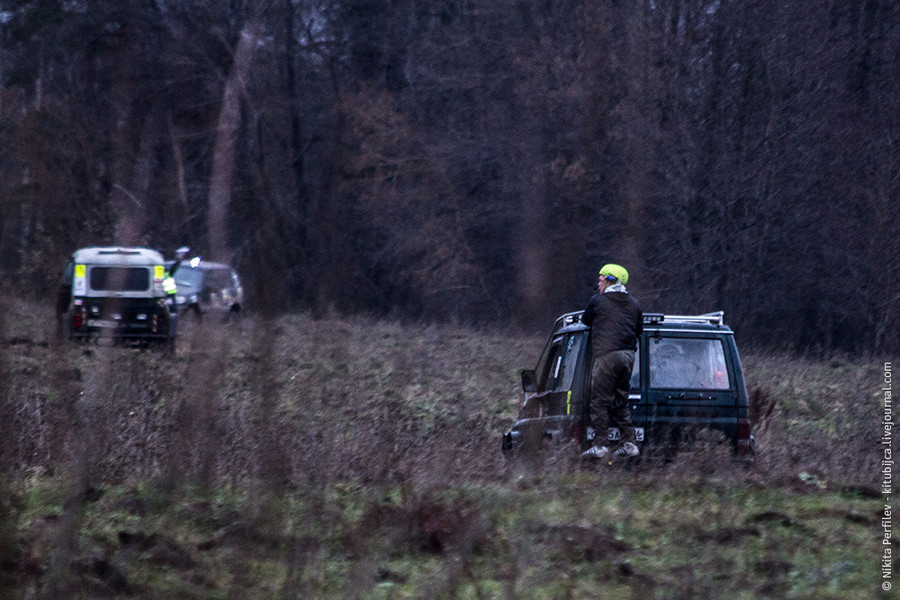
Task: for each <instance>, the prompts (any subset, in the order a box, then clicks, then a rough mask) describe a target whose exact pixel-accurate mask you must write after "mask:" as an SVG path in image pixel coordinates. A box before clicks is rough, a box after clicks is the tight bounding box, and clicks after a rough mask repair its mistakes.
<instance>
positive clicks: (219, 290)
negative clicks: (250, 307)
mask: <svg viewBox="0 0 900 600" xmlns="http://www.w3.org/2000/svg"><path fill="white" fill-rule="evenodd" d="M171 265H172V263H170V266H171ZM172 277H173V278H174V279H175V286H176V287H177V292H176V294H175V306H176V309H177V311H178V313H179V314H181V315H189V316H194V317H196V318H202V317H203V316H205V315H209V314H218V315H220V316H223V317H224V318H226V319H230V318H234V317H236V316H238V315H240V314H241V312H242V311H243V310H244V288H243V287H241V280H240V278H239V277H238V274H237V272H236V271H235V270H234V269H232V268H231V267H230V266H228V265H225V264H222V263H216V262H208V261H204V260H201V259H199V258H192V259H191V260H190V261H186V262H181V263H180V264H179V265H178V267H177V268H176V269H175V272H174V273H173V274H172Z"/></svg>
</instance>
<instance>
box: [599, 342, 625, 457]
mask: <svg viewBox="0 0 900 600" xmlns="http://www.w3.org/2000/svg"><path fill="white" fill-rule="evenodd" d="M633 368H634V351H633V350H617V351H615V352H608V353H606V354H602V355H600V356H595V357H594V365H593V367H592V369H591V404H590V414H591V426H593V428H594V431H595V432H596V436H597V437H595V438H594V445H595V446H609V445H611V444H610V440H609V439H608V437H607V436H608V430H609V428H610V427H618V428H619V435H620V438H619V441H618V442H616V443H615V444H613V445H615V446H618V445H621V444H624V443H625V442H631V443H634V441H635V439H634V426H633V425H632V424H631V408H630V407H629V404H628V391H629V390H630V389H631V370H632V369H633Z"/></svg>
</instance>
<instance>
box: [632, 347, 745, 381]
mask: <svg viewBox="0 0 900 600" xmlns="http://www.w3.org/2000/svg"><path fill="white" fill-rule="evenodd" d="M648 346H649V351H650V387H651V388H657V389H690V390H727V389H729V388H730V387H731V383H730V381H729V380H728V368H727V367H726V366H725V349H724V348H723V346H722V341H721V340H718V339H702V338H677V337H663V338H655V339H653V340H651V341H650V343H649V344H648Z"/></svg>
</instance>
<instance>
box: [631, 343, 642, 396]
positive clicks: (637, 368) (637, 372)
mask: <svg viewBox="0 0 900 600" xmlns="http://www.w3.org/2000/svg"><path fill="white" fill-rule="evenodd" d="M631 389H633V390H638V391H640V389H641V353H640V352H635V353H634V369H632V371H631Z"/></svg>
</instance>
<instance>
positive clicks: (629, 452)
mask: <svg viewBox="0 0 900 600" xmlns="http://www.w3.org/2000/svg"><path fill="white" fill-rule="evenodd" d="M640 453H641V451H640V450H638V447H637V446H636V445H634V444H632V443H631V442H625V443H624V444H622V447H621V448H619V449H618V450H616V456H637V455H638V454H640Z"/></svg>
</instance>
